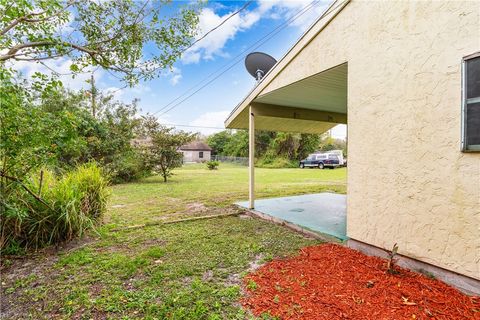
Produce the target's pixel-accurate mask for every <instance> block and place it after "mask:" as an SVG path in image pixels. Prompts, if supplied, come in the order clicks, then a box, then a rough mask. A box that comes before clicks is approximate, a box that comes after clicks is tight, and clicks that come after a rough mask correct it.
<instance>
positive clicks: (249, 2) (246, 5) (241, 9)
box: [182, 1, 252, 52]
mask: <svg viewBox="0 0 480 320" xmlns="http://www.w3.org/2000/svg"><path fill="white" fill-rule="evenodd" d="M251 3H252V1H248V2H247V3H245V4H244V5H243V7H241V8H240V9H238V10H237V11H235V12H234V13H232V14H231V15H229V16H228V17H227V18H225V19H224V20H223V21H222V22H221V23H220V24H218V25H217V26H216V27H214V28H213V29H210V31H208V32H207V33H205V34H204V35H203V36H201V37H200V38H198V39H197V40H195V41H194V42H192V43H191V44H190V45H189V46H188V47H186V48H185V49H183V50H182V52H185V51H187V50H188V49H190V48H191V47H193V46H194V45H196V44H197V43H198V42H200V41H201V40H203V39H205V37H206V36H208V35H209V34H210V33H212V32H213V31H215V30H217V29H218V28H220V27H221V26H222V25H223V24H224V23H225V22H227V21H228V20H230V19H231V18H233V17H234V16H236V15H237V14H239V13H240V12H241V11H243V10H245V9H246V8H247V7H248V6H249V5H250V4H251Z"/></svg>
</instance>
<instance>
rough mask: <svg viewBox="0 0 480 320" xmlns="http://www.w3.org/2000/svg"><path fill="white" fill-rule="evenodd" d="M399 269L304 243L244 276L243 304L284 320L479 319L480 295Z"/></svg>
mask: <svg viewBox="0 0 480 320" xmlns="http://www.w3.org/2000/svg"><path fill="white" fill-rule="evenodd" d="M396 270H397V271H398V274H390V273H387V272H386V261H385V260H383V259H380V258H377V257H370V256H366V255H364V254H362V253H360V252H358V251H355V250H352V249H349V248H346V247H343V246H340V245H335V244H324V245H319V246H312V247H306V248H303V249H302V250H301V253H300V255H298V256H296V257H292V258H289V259H283V260H274V261H271V262H269V263H267V264H266V265H264V266H262V267H260V268H259V269H258V270H257V271H255V272H254V273H252V274H250V275H248V276H247V277H245V279H244V282H245V287H246V291H247V292H248V295H247V296H246V297H245V298H244V299H243V301H242V303H243V305H244V306H246V307H248V308H249V309H250V310H252V311H253V313H254V314H255V315H258V316H260V315H261V314H262V313H270V314H271V315H272V316H276V317H279V318H282V319H284V318H285V319H287V318H288V319H306V320H308V319H365V320H366V319H430V318H432V319H445V320H446V319H449V320H454V319H480V313H479V310H480V297H469V296H467V295H464V294H462V293H461V292H459V291H458V290H456V289H454V288H452V287H450V286H448V285H446V284H445V283H442V282H440V281H438V280H435V279H430V278H428V277H425V276H424V275H422V274H419V273H415V272H412V271H409V270H406V269H402V268H398V267H396ZM252 283H254V285H252ZM249 284H250V285H249Z"/></svg>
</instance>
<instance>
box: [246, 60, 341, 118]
mask: <svg viewBox="0 0 480 320" xmlns="http://www.w3.org/2000/svg"><path fill="white" fill-rule="evenodd" d="M347 74H348V69H347V63H344V64H341V65H339V66H336V67H333V68H331V69H328V70H325V71H322V72H320V73H317V74H315V75H313V76H310V77H307V78H305V79H302V80H300V81H297V82H294V83H292V84H289V85H287V86H284V87H281V88H279V89H276V90H274V91H271V92H268V93H266V94H263V95H260V96H259V97H257V98H256V99H255V100H254V102H261V103H268V104H272V105H279V106H285V107H296V108H304V109H312V110H321V111H329V112H337V113H344V114H346V113H347Z"/></svg>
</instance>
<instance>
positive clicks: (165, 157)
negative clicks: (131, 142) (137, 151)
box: [144, 116, 197, 182]
mask: <svg viewBox="0 0 480 320" xmlns="http://www.w3.org/2000/svg"><path fill="white" fill-rule="evenodd" d="M144 128H145V129H144V132H145V136H146V137H147V138H148V139H150V141H151V143H150V144H149V145H147V146H145V147H144V158H145V161H146V162H147V165H148V166H150V167H151V168H152V169H153V170H157V171H158V172H159V173H160V175H161V176H162V177H163V181H164V182H167V178H168V177H170V176H171V175H172V172H171V171H172V169H174V168H178V167H180V166H181V165H182V159H183V155H182V153H181V152H179V151H178V149H179V148H180V147H181V146H182V145H184V144H186V143H188V142H191V141H192V140H193V139H195V138H196V136H197V134H193V133H188V132H184V131H177V132H176V131H174V128H168V127H165V126H162V125H161V124H159V123H158V121H157V119H156V118H154V117H153V116H148V117H145V122H144Z"/></svg>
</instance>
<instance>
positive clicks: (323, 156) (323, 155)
mask: <svg viewBox="0 0 480 320" xmlns="http://www.w3.org/2000/svg"><path fill="white" fill-rule="evenodd" d="M323 159H327V156H326V155H325V154H319V155H318V156H317V160H323Z"/></svg>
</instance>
